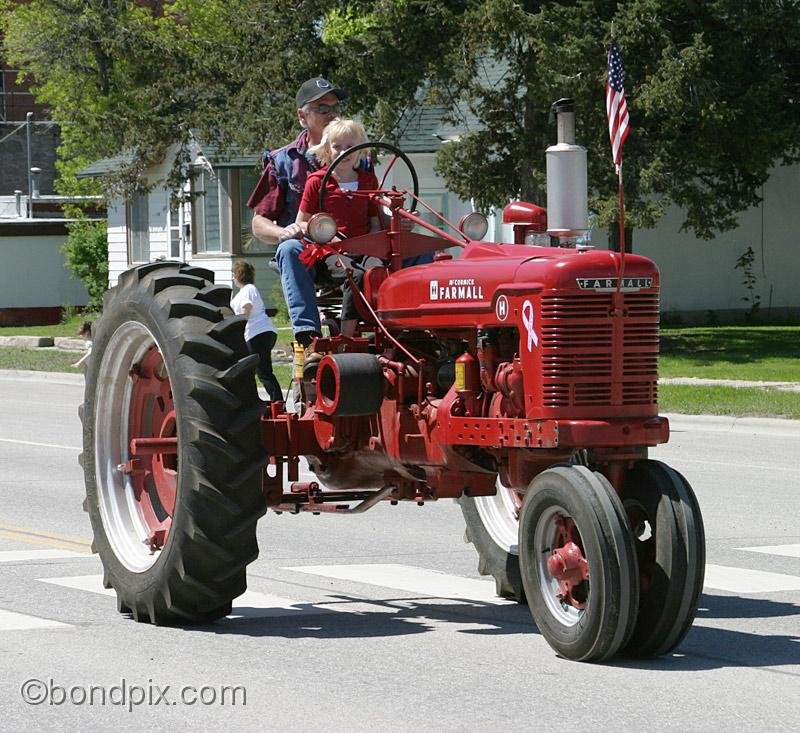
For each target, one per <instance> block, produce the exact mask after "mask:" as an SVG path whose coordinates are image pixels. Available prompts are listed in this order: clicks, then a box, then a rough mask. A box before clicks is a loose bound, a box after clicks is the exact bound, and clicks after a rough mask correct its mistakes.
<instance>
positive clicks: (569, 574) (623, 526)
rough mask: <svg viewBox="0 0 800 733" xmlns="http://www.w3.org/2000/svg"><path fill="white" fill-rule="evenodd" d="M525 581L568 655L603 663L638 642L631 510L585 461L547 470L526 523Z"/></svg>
mask: <svg viewBox="0 0 800 733" xmlns="http://www.w3.org/2000/svg"><path fill="white" fill-rule="evenodd" d="M519 556H520V570H521V573H522V582H523V586H524V588H525V595H526V597H527V599H528V606H529V608H530V610H531V614H532V616H533V620H534V622H535V623H536V626H537V627H538V629H539V631H540V632H541V634H542V636H544V638H545V639H546V640H547V642H548V643H549V644H550V646H551V647H553V649H555V650H556V652H558V653H559V654H560V655H561V656H563V657H565V658H567V659H572V660H575V661H584V662H597V661H603V660H605V659H608V658H610V657H612V656H613V655H614V654H616V653H617V652H618V651H619V650H620V649H622V648H623V647H624V646H625V644H626V643H627V642H628V640H629V639H630V637H631V635H632V633H633V630H634V624H635V622H636V612H637V609H638V604H639V583H638V579H639V573H638V566H637V561H636V554H635V551H634V544H633V537H632V535H631V532H630V529H629V527H628V525H627V520H626V517H625V512H624V508H623V505H622V502H621V501H620V499H619V497H618V496H617V495H616V493H615V492H614V489H613V487H612V486H611V484H609V483H608V481H607V480H606V479H605V477H604V476H603V475H602V474H599V473H593V472H592V471H590V470H589V469H588V468H586V467H585V466H556V467H554V468H550V469H548V470H546V471H543V472H542V473H540V474H539V475H538V476H537V477H536V478H535V479H534V480H533V481H532V482H531V485H530V487H529V488H528V491H527V492H526V494H525V499H524V501H523V504H522V512H521V514H520V523H519Z"/></svg>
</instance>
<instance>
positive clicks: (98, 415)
mask: <svg viewBox="0 0 800 733" xmlns="http://www.w3.org/2000/svg"><path fill="white" fill-rule="evenodd" d="M155 343H156V340H155V338H154V337H153V334H152V333H150V331H149V330H148V329H147V328H145V327H144V326H143V325H142V324H141V323H137V322H135V321H127V322H125V323H123V324H122V325H121V326H120V327H119V328H118V329H117V330H116V331H115V332H114V335H113V336H112V337H111V339H110V340H109V342H108V346H107V347H106V349H105V352H104V353H103V361H102V363H101V365H100V367H99V373H100V374H101V375H104V376H103V377H102V378H101V379H98V382H97V392H96V397H95V410H96V412H95V431H94V434H95V476H96V482H97V498H98V504H99V508H100V517H101V519H102V521H103V527H104V528H105V533H106V537H107V538H108V541H109V543H110V545H111V548H112V550H113V551H114V555H116V557H117V559H118V560H119V561H120V562H121V563H122V564H123V565H124V566H125V567H126V568H127V569H128V570H130V571H131V572H133V573H141V572H144V571H145V570H147V569H149V568H151V567H152V566H153V565H154V564H155V562H156V561H157V560H158V558H159V556H160V552H161V551H160V550H155V551H151V550H150V546H149V542H148V539H147V538H148V528H147V525H146V523H145V521H144V519H143V517H142V515H141V512H140V510H139V505H138V503H137V502H136V500H135V498H134V491H133V485H132V483H131V480H130V477H129V476H127V475H126V474H124V473H123V472H122V471H121V470H120V469H119V466H120V464H123V463H125V462H126V461H128V460H129V459H130V454H129V449H128V446H129V435H128V425H129V418H130V404H131V393H132V389H133V382H132V380H131V378H130V375H129V372H130V369H131V367H132V366H133V365H134V364H137V363H138V362H139V361H140V360H141V359H142V358H143V356H144V354H145V353H146V352H147V351H148V350H149V349H150V348H151V347H152V346H153V345H154V344H155Z"/></svg>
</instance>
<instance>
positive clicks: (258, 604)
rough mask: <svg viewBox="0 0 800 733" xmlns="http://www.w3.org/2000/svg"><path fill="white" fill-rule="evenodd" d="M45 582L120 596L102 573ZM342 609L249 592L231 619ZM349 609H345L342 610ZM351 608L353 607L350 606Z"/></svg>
mask: <svg viewBox="0 0 800 733" xmlns="http://www.w3.org/2000/svg"><path fill="white" fill-rule="evenodd" d="M37 580H39V581H41V582H42V583H50V584H52V585H59V586H62V587H64V588H74V589H75V590H82V591H88V592H90V593H97V594H98V595H104V596H111V597H116V593H115V592H114V590H113V589H111V588H104V587H103V576H102V575H76V576H72V577H65V578H38V579H37ZM335 610H340V609H338V608H335V607H334V608H331V607H330V606H328V607H322V606H319V607H318V606H317V605H316V604H314V605H312V604H311V603H309V602H307V601H298V600H294V599H292V598H283V597H281V596H276V595H272V594H271V593H259V592H257V591H251V590H248V591H245V592H244V593H243V594H242V595H241V596H239V597H238V598H236V599H235V600H234V602H233V611H232V612H231V614H230V616H229V617H228V618H265V617H270V618H276V617H280V616H292V615H298V616H299V615H303V616H306V615H314V614H321V613H330V612H331V611H335ZM341 610H345V609H341ZM346 610H350V609H346Z"/></svg>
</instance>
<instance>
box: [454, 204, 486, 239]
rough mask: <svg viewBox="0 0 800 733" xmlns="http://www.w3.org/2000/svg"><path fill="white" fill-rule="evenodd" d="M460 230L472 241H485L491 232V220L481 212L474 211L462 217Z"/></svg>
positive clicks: (459, 225) (459, 223) (459, 224)
mask: <svg viewBox="0 0 800 733" xmlns="http://www.w3.org/2000/svg"><path fill="white" fill-rule="evenodd" d="M458 230H459V231H460V232H461V233H462V234H463V235H464V236H465V237H466V238H467V239H470V240H478V239H483V238H484V237H485V236H486V232H488V231H489V220H488V219H487V218H486V217H485V216H484V215H483V214H481V213H480V212H478V211H473V212H471V213H469V214H465V215H464V216H462V217H461V221H460V222H458Z"/></svg>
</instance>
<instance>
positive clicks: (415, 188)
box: [319, 142, 419, 211]
mask: <svg viewBox="0 0 800 733" xmlns="http://www.w3.org/2000/svg"><path fill="white" fill-rule="evenodd" d="M375 148H383V149H384V150H388V151H389V152H390V153H391V154H392V155H393V156H394V157H393V158H392V160H391V162H390V163H389V165H388V166H387V167H386V173H384V175H383V180H382V181H381V182H380V186H379V188H378V190H379V191H383V190H385V189H384V188H383V184H384V183H385V181H386V176H387V175H389V171H391V169H392V166H393V165H394V164H395V162H396V161H397V159H398V158H400V159H401V160H402V161H403V162H404V163H405V164H406V168H408V171H409V173H410V174H411V183H412V193H413V197H412V199H411V205H410V206H409V208H408V210H409V211H414V210H415V209H416V208H417V197H418V196H419V180H418V179H417V171H416V170H415V169H414V166H413V165H412V164H411V161H410V160H409V159H408V156H407V155H406V154H405V153H404V152H403V151H402V150H400V149H399V148H396V147H395V146H394V145H390V144H389V143H371V142H366V143H359V144H358V145H353V147H352V148H348V149H347V150H345V151H344V152H343V153H341V154H340V155H339V156H338V157H337V158H336V160H334V161H333V162H332V163H331V164H330V165H329V166H328V170H326V171H325V175H324V176H323V177H322V186H321V188H320V190H319V210H320V211H325V195H326V188H327V185H328V181H329V180H330V177H331V174H332V173H333V171H334V169H335V168H336V166H337V165H339V163H341V162H342V160H344V159H345V158H346V157H347V156H348V155H350V154H351V153H354V152H356V151H357V150H364V149H375Z"/></svg>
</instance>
